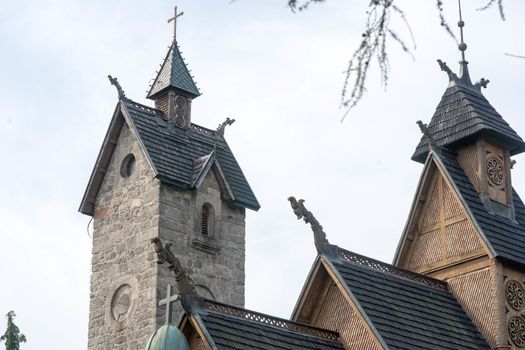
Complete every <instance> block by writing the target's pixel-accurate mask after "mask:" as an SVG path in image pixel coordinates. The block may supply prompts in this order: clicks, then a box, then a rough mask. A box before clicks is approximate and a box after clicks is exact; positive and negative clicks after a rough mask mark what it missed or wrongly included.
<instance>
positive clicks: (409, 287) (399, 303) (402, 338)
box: [324, 247, 489, 350]
mask: <svg viewBox="0 0 525 350" xmlns="http://www.w3.org/2000/svg"><path fill="white" fill-rule="evenodd" d="M336 248H337V249H336V250H335V251H334V253H333V254H331V255H330V256H326V258H325V260H324V261H325V262H326V266H327V268H328V269H329V270H330V271H332V272H333V274H334V275H335V276H336V279H337V281H338V282H339V283H340V285H341V286H342V287H343V288H342V289H341V290H344V291H345V293H346V294H345V293H344V295H345V296H346V297H347V299H348V298H350V300H353V302H354V303H355V305H356V306H357V307H358V309H359V310H362V311H361V313H362V315H363V317H364V319H366V320H367V322H368V325H369V326H370V327H371V328H372V329H374V330H375V331H374V333H375V334H377V335H378V339H380V340H381V341H382V342H384V344H385V346H384V347H385V348H388V349H390V350H398V349H399V350H401V349H403V350H404V349H419V350H427V349H428V350H434V349H450V350H456V349H462V350H465V349H478V350H481V349H483V350H488V349H489V346H488V345H487V344H486V342H485V340H484V338H483V337H482V336H481V334H480V333H479V331H478V330H477V329H476V327H475V326H474V324H473V323H472V320H471V319H470V318H469V316H468V315H467V314H466V313H465V312H464V310H463V308H462V307H461V305H460V304H459V303H458V301H457V300H456V298H455V297H454V295H452V293H450V292H449V291H448V286H447V283H446V282H443V281H439V280H436V279H433V278H429V277H426V276H424V275H420V274H417V273H413V272H411V271H408V270H404V269H401V268H399V267H396V266H393V265H389V264H386V263H383V262H380V261H377V260H374V259H370V258H367V257H365V256H362V255H358V254H355V253H352V252H349V251H347V250H344V249H341V248H339V247H336Z"/></svg>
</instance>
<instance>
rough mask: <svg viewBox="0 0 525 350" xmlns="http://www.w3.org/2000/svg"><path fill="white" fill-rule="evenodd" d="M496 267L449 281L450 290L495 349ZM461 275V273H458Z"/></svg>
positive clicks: (497, 325) (471, 272)
mask: <svg viewBox="0 0 525 350" xmlns="http://www.w3.org/2000/svg"><path fill="white" fill-rule="evenodd" d="M496 272H497V271H496V269H495V267H494V265H489V266H487V267H484V268H481V269H479V270H474V271H470V272H466V273H463V274H460V275H458V276H455V277H451V278H448V279H447V282H448V285H449V289H450V291H451V292H452V293H453V294H454V296H455V297H456V299H457V300H458V302H459V303H460V304H461V306H462V307H463V309H464V310H465V312H466V313H467V314H468V315H469V316H470V318H471V319H472V321H473V322H474V324H475V325H476V327H477V328H478V330H479V331H480V332H481V334H482V335H483V336H484V337H485V339H486V340H487V342H488V344H489V345H490V346H491V347H492V348H493V347H495V346H496V343H497V334H498V330H499V323H500V322H498V321H497V320H498V316H499V315H500V313H499V312H498V303H497V302H495V300H496V299H497V294H498V288H497V283H496V281H495V279H496ZM458 273H461V271H458Z"/></svg>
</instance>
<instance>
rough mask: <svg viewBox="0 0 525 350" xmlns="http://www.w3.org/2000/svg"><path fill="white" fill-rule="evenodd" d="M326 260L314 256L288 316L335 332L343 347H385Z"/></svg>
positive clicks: (372, 349) (379, 349)
mask: <svg viewBox="0 0 525 350" xmlns="http://www.w3.org/2000/svg"><path fill="white" fill-rule="evenodd" d="M341 280H342V279H341V278H340V276H338V274H337V271H336V270H335V269H333V268H332V267H331V266H330V264H329V262H328V260H327V259H326V258H325V257H323V256H318V257H317V259H316V260H315V262H314V265H313V267H312V269H311V271H310V273H309V275H308V278H307V280H306V282H305V285H304V287H303V290H302V291H301V294H300V296H299V299H298V300H297V303H296V305H295V308H294V311H293V313H292V317H291V319H292V320H294V321H296V322H301V323H305V324H310V325H312V326H315V327H320V328H326V329H331V330H334V331H336V332H339V334H340V336H341V343H342V344H343V345H344V346H345V348H356V349H357V348H359V349H365V350H383V349H387V347H386V344H385V342H384V341H383V340H382V338H381V336H380V335H379V333H378V332H377V330H376V329H375V328H374V326H373V324H372V323H371V322H370V320H369V319H368V318H367V316H366V314H365V313H364V311H363V310H362V309H361V308H360V306H359V303H358V302H357V301H356V300H355V298H354V297H353V295H352V293H351V292H350V291H349V290H348V289H347V288H346V284H345V283H344V282H343V283H341Z"/></svg>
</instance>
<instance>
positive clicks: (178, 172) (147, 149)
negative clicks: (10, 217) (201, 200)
mask: <svg viewBox="0 0 525 350" xmlns="http://www.w3.org/2000/svg"><path fill="white" fill-rule="evenodd" d="M125 122H126V123H127V124H128V126H129V128H130V130H131V132H132V133H133V135H134V136H135V137H136V139H137V141H138V143H139V144H140V148H141V150H142V151H143V153H144V155H145V157H146V159H147V161H148V163H149V165H150V166H151V168H152V169H153V172H154V176H155V177H156V178H157V179H159V180H160V181H162V182H164V183H167V184H170V185H172V186H176V187H178V188H180V189H183V190H191V189H193V188H195V187H194V180H195V179H197V181H198V179H200V176H199V175H202V176H204V177H205V176H206V175H207V174H208V172H209V169H211V170H212V172H213V174H214V175H215V177H216V178H217V180H218V182H219V186H221V191H222V193H223V194H224V196H225V199H228V200H230V201H231V203H232V204H233V205H235V206H238V207H243V208H249V209H252V210H258V209H259V208H260V205H259V202H258V201H257V198H256V197H255V194H254V193H253V191H252V189H251V187H250V185H249V184H248V181H247V180H246V177H245V176H244V174H243V172H242V169H241V168H240V166H239V164H238V163H237V160H236V159H235V156H234V155H233V153H232V151H231V150H230V148H229V146H228V144H227V142H226V140H225V139H224V137H223V136H221V135H217V134H216V132H215V131H213V130H209V129H206V128H203V127H201V126H198V125H195V124H192V125H191V128H190V129H188V130H186V129H184V130H183V129H180V128H177V127H174V128H172V129H170V127H169V125H168V123H167V122H166V120H165V119H164V116H163V114H162V112H160V111H158V110H156V109H154V108H151V107H147V106H144V105H141V104H138V103H135V102H133V101H131V100H129V99H121V100H120V102H119V103H118V105H117V107H116V109H115V112H114V114H113V118H112V120H111V123H110V127H109V129H108V131H107V134H106V137H105V139H104V142H103V144H102V147H101V150H100V152H99V155H98V158H97V161H96V163H95V167H94V169H93V172H92V174H91V178H90V180H89V183H88V186H87V188H86V191H85V193H84V197H83V199H82V202H81V205H80V208H79V211H80V212H81V213H83V214H86V215H91V216H92V215H93V211H94V204H95V199H96V196H97V194H98V191H99V189H100V186H101V184H102V180H103V179H104V176H105V172H106V170H107V166H108V164H109V161H110V160H111V156H112V155H113V152H114V150H115V146H116V143H117V138H118V135H119V133H120V130H121V128H122V125H123V124H124V123H125ZM214 148H216V150H215V152H214V157H213V158H214V161H213V162H211V163H209V166H210V168H209V169H208V170H206V169H204V167H202V168H199V169H197V170H196V169H195V166H194V162H195V160H197V159H199V158H201V157H203V156H206V155H210V153H211V152H212V150H213V149H214ZM210 159H211V158H210ZM219 163H220V164H219ZM203 164H204V165H205V164H208V163H207V162H204V163H203ZM195 172H196V174H195ZM197 187H198V186H197Z"/></svg>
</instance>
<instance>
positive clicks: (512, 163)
mask: <svg viewBox="0 0 525 350" xmlns="http://www.w3.org/2000/svg"><path fill="white" fill-rule="evenodd" d="M516 163H517V162H516V160H515V159H513V160H511V161H510V168H511V169H514V165H516Z"/></svg>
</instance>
